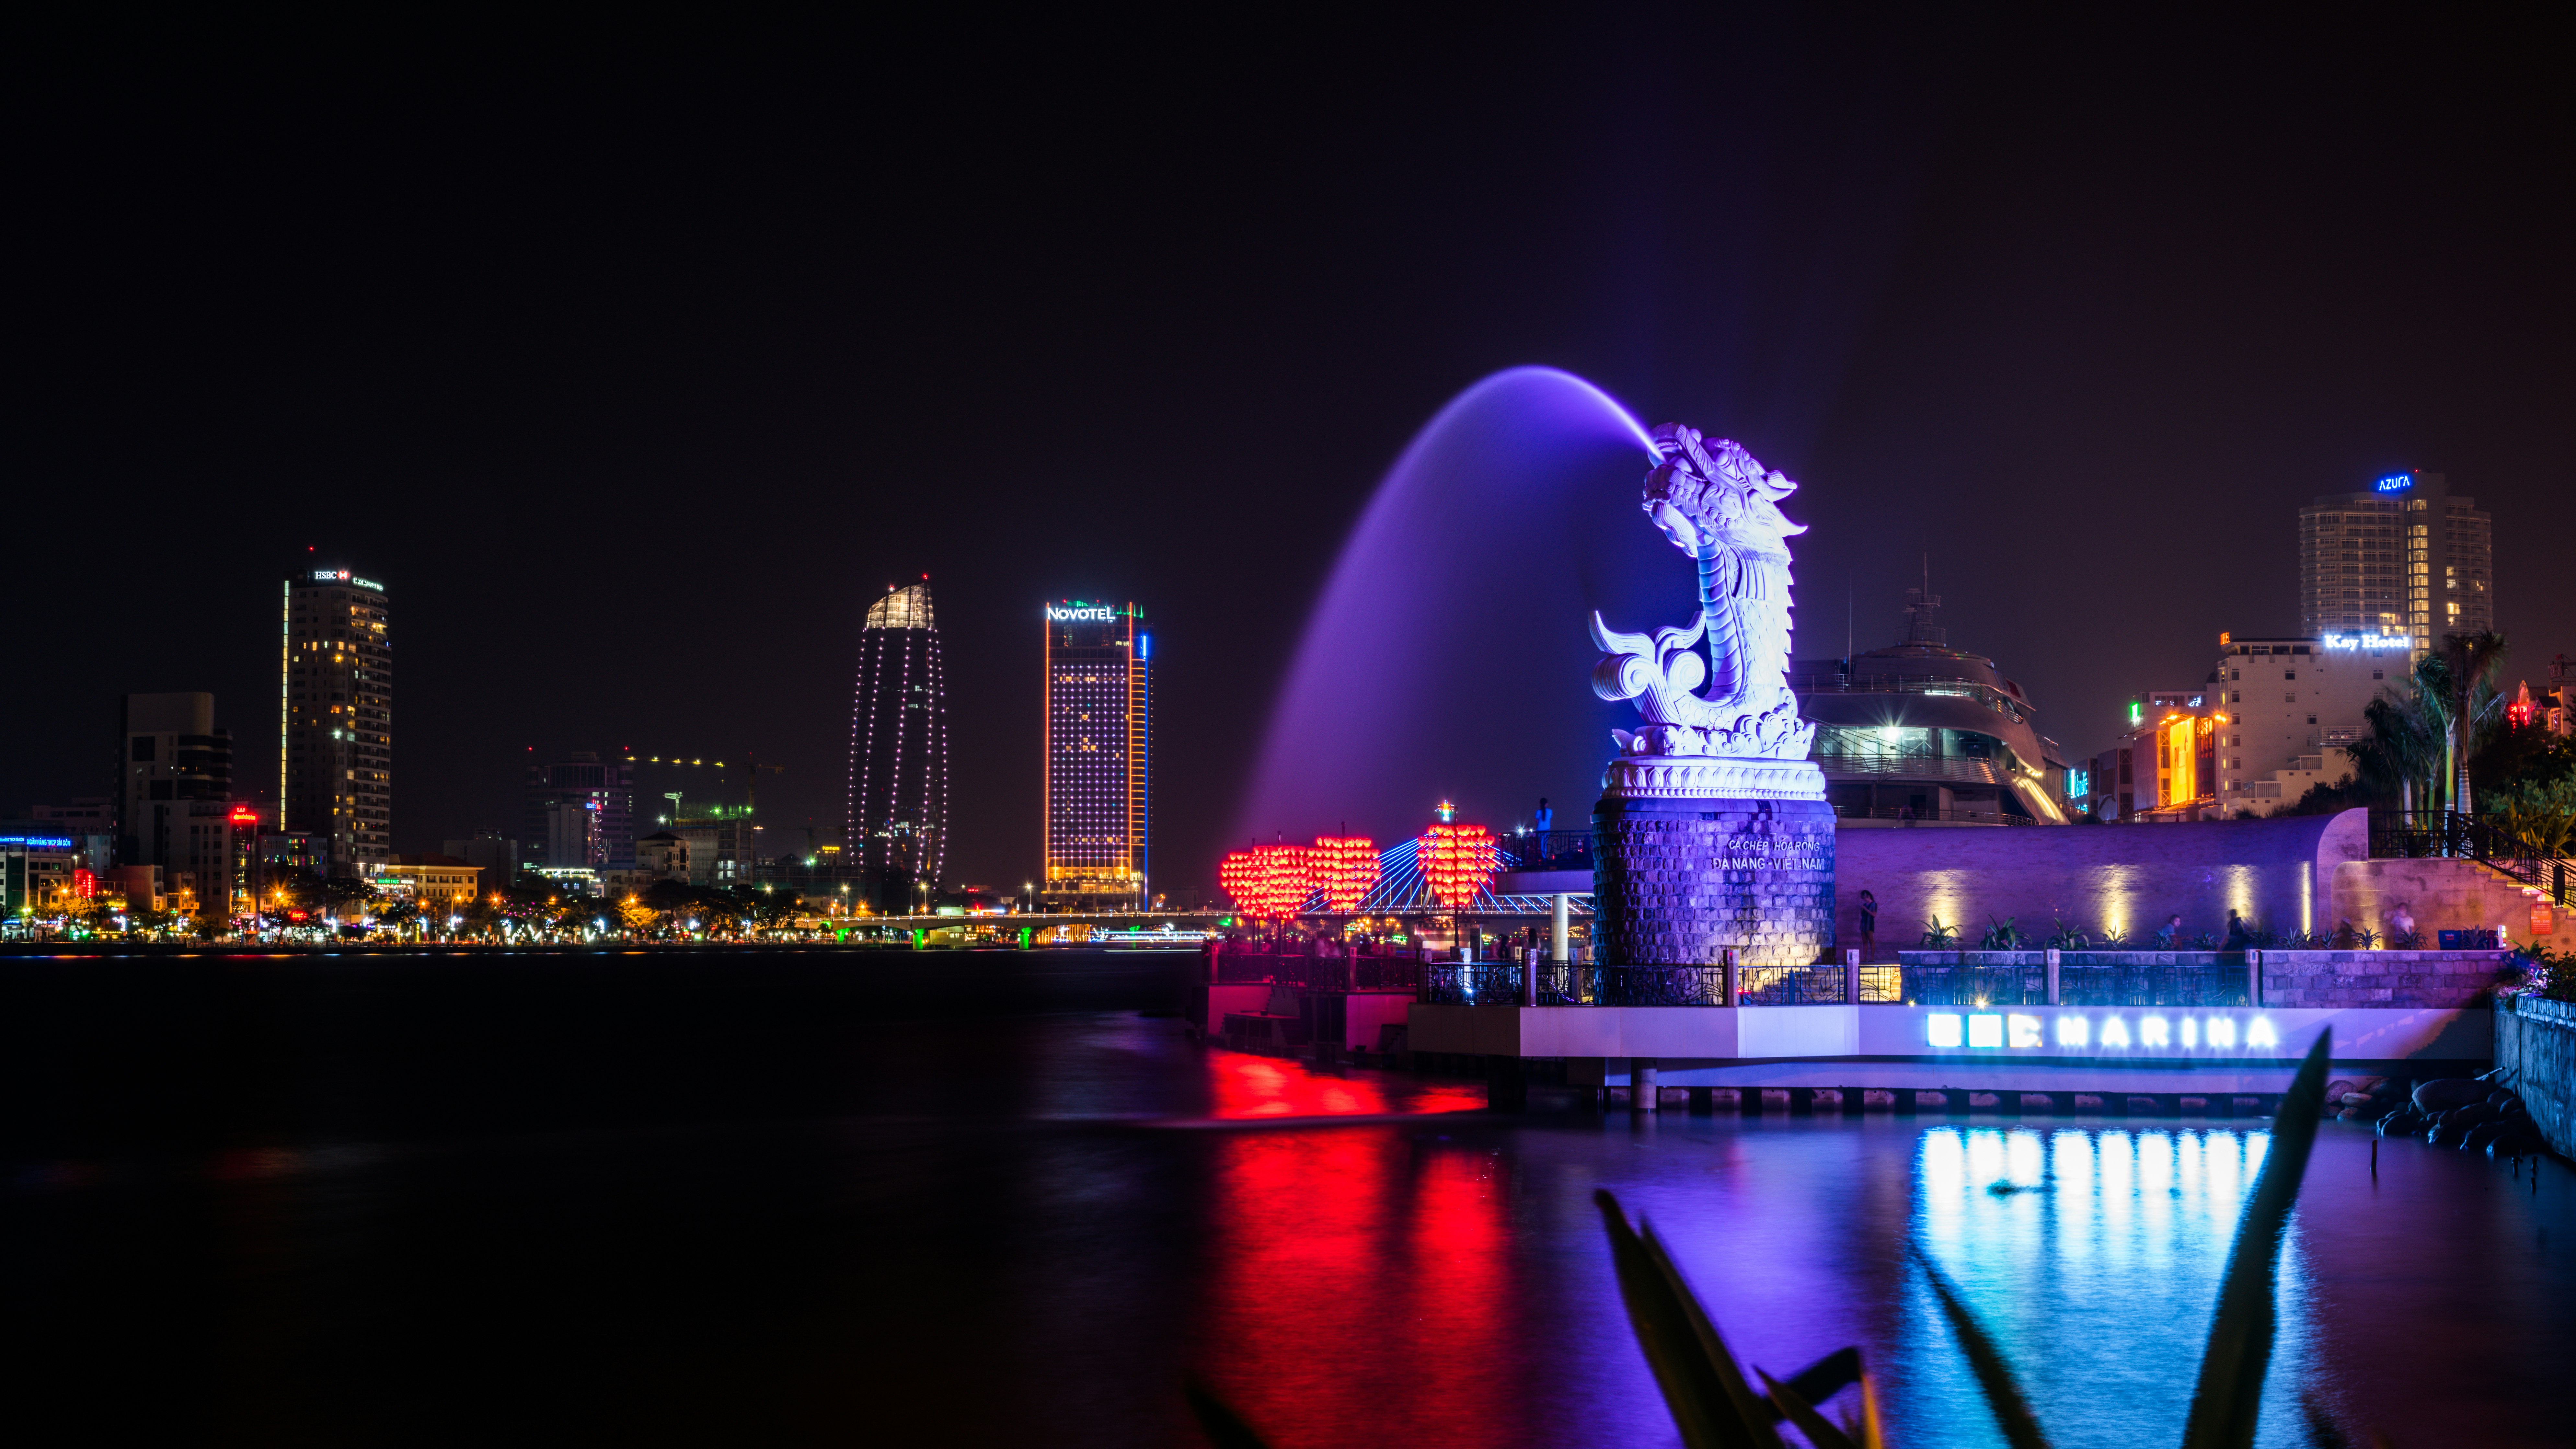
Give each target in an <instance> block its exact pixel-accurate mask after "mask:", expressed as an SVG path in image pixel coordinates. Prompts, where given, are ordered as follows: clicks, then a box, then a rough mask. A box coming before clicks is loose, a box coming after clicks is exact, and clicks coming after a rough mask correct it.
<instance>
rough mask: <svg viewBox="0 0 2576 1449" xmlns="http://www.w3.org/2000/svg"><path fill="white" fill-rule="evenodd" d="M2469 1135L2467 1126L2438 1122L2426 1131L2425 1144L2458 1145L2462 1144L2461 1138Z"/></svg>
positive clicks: (2438, 1145)
mask: <svg viewBox="0 0 2576 1449" xmlns="http://www.w3.org/2000/svg"><path fill="white" fill-rule="evenodd" d="M2467 1135H2469V1129H2467V1128H2465V1127H2454V1126H2452V1125H2451V1124H2450V1123H2448V1122H2437V1123H2435V1124H2433V1126H2432V1127H2431V1128H2430V1129H2428V1130H2427V1131H2426V1132H2425V1133H2424V1145H2425V1146H2427V1147H2457V1146H2459V1145H2460V1139H2461V1138H2463V1137H2466V1136H2467Z"/></svg>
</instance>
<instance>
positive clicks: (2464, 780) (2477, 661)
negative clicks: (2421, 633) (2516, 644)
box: [2441, 629, 2509, 811]
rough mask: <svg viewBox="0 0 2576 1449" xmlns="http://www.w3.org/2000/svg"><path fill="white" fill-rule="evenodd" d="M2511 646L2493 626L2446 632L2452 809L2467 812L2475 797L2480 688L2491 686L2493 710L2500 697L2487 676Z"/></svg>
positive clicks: (2444, 656) (2448, 771)
mask: <svg viewBox="0 0 2576 1449" xmlns="http://www.w3.org/2000/svg"><path fill="white" fill-rule="evenodd" d="M2508 647H2509V646H2508V645H2507V644H2506V643H2505V637H2504V636H2503V635H2502V634H2499V633H2497V632H2495V631H2494V630H2492V629H2482V630H2480V631H2479V632H2477V633H2475V634H2446V635H2444V636H2443V638H2442V650H2441V658H2442V665H2443V672H2444V673H2445V674H2446V675H2447V676H2448V677H2447V678H2446V679H2445V680H2444V683H2445V685H2446V686H2447V691H2446V697H2445V699H2444V701H2443V703H2444V704H2445V705H2446V706H2447V708H2448V712H2449V715H2450V726H2451V728H2450V732H2449V738H2448V739H2447V740H2445V741H2444V745H2445V746H2446V749H2445V755H2446V758H2445V759H2444V761H2443V764H2444V767H2445V768H2444V769H2443V772H2442V773H2443V776H2444V779H2445V781H2446V783H2449V784H2450V785H2451V808H2452V809H2454V810H2460V811H2465V810H2468V809H2469V808H2470V806H2471V802H2472V801H2474V800H2475V798H2476V797H2475V796H2473V795H2471V794H2470V793H2469V747H2470V746H2471V744H2472V743H2474V741H2473V740H2472V739H2471V734H2472V731H2473V729H2474V726H2475V724H2476V721H2477V716H2478V715H2479V714H2480V713H2481V712H2482V711H2481V710H2480V709H2478V708H2477V707H2476V706H2477V705H2478V703H2479V701H2478V697H2477V696H2478V688H2479V686H2481V685H2487V686H2488V699H2487V701H2486V707H2487V708H2488V709H2492V708H2493V707H2494V705H2495V701H2496V699H2498V698H2499V697H2500V696H2497V695H2496V694H2495V693H2494V690H2493V686H2492V684H2491V683H2490V681H2489V680H2488V678H2487V676H2488V675H2490V674H2493V673H2494V672H2495V670H2496V666H2498V665H2500V664H2502V663H2504V656H2505V653H2506V650H2507V648H2508Z"/></svg>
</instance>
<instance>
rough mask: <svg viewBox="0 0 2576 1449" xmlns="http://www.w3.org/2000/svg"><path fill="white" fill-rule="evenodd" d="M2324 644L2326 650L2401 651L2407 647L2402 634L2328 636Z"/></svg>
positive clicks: (2325, 637)
mask: <svg viewBox="0 0 2576 1449" xmlns="http://www.w3.org/2000/svg"><path fill="white" fill-rule="evenodd" d="M2324 643H2325V646H2326V647H2327V648H2328V649H2403V648H2406V647H2407V640H2406V636H2405V635H2403V634H2328V635H2326V636H2324Z"/></svg>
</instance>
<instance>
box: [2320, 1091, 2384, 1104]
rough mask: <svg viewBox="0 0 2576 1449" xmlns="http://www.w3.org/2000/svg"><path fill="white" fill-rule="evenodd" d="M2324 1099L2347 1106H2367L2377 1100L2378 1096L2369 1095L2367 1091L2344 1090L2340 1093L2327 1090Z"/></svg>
mask: <svg viewBox="0 0 2576 1449" xmlns="http://www.w3.org/2000/svg"><path fill="white" fill-rule="evenodd" d="M2326 1100H2327V1101H2329V1102H2341V1103H2342V1104H2343V1105H2345V1106H2347V1107H2367V1106H2369V1105H2370V1104H2371V1103H2372V1102H2375V1101H2377V1100H2378V1098H2376V1097H2373V1096H2371V1095H2370V1094H2369V1093H2368V1092H2345V1093H2342V1094H2340V1095H2338V1094H2336V1093H2333V1092H2328V1093H2326Z"/></svg>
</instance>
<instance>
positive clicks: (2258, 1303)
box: [2182, 1027, 2334, 1449]
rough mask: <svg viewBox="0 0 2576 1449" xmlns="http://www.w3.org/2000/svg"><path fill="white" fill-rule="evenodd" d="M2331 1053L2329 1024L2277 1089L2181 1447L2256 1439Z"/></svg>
mask: <svg viewBox="0 0 2576 1449" xmlns="http://www.w3.org/2000/svg"><path fill="white" fill-rule="evenodd" d="M2333 1051H2334V1029H2333V1028H2332V1027H2328V1028H2327V1029H2325V1030H2324V1031H2321V1032H2319V1033H2317V1041H2316V1045H2314V1046H2312V1047H2310V1048H2309V1049H2308V1055H2307V1059H2306V1060H2305V1061H2302V1062H2301V1063H2299V1071H2298V1075H2297V1076H2295V1077H2293V1078H2291V1079H2290V1090H2289V1091H2288V1092H2287V1093H2285V1094H2283V1095H2282V1098H2281V1111H2280V1113H2279V1115H2278V1116H2275V1117H2274V1118H2273V1119H2272V1148H2271V1150H2270V1151H2269V1152H2267V1153H2265V1154H2264V1155H2263V1175H2262V1176H2261V1177H2259V1178H2256V1179H2255V1181H2254V1193H2253V1195H2252V1196H2251V1197H2249V1198H2247V1199H2246V1202H2245V1215H2244V1216H2243V1217H2242V1218H2240V1219H2238V1220H2237V1224H2236V1243H2235V1245H2234V1246H2233V1247H2231V1248H2229V1249H2228V1251H2227V1272H2226V1275H2225V1276H2224V1277H2223V1278H2222V1279H2221V1280H2220V1282H2219V1289H2218V1313H2217V1317H2216V1318H2215V1319H2214V1320H2213V1321H2212V1322H2211V1324H2210V1328H2209V1348H2208V1350H2207V1352H2206V1353H2204V1354H2203V1356H2202V1358H2201V1360H2200V1382H2199V1384H2198V1386H2197V1387H2195V1388H2194V1389H2193V1390H2192V1395H2191V1419H2190V1420H2189V1422H2187V1423H2185V1424H2184V1425H2183V1431H2182V1442H2183V1449H2243V1446H2247V1445H2251V1444H2252V1443H2253V1442H2254V1422H2255V1419H2256V1418H2257V1417H2258V1416H2259V1415H2260V1413H2261V1412H2262V1407H2263V1376H2264V1374H2265V1373H2266V1372H2267V1371H2269V1370H2270V1368H2271V1366H2272V1339H2273V1335H2274V1332H2275V1330H2276V1328H2277V1325H2276V1324H2275V1322H2274V1318H2275V1314H2274V1310H2273V1297H2274V1295H2275V1293H2276V1292H2277V1291H2278V1289H2279V1278H2280V1266H2281V1233H2282V1230H2283V1229H2284V1228H2286V1227H2288V1226H2289V1222H2290V1206H2291V1204H2293V1203H2295V1202H2297V1201H2298V1197H2299V1180H2300V1179H2301V1178H2302V1177H2305V1176H2306V1175H2307V1171H2308V1154H2309V1152H2310V1151H2311V1150H2312V1149H2314V1148H2315V1146H2316V1143H2317V1122H2318V1119H2320V1118H2321V1117H2323V1116H2324V1115H2325V1100H2326V1060H2327V1058H2328V1057H2329V1056H2331V1055H2332V1054H2333Z"/></svg>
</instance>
